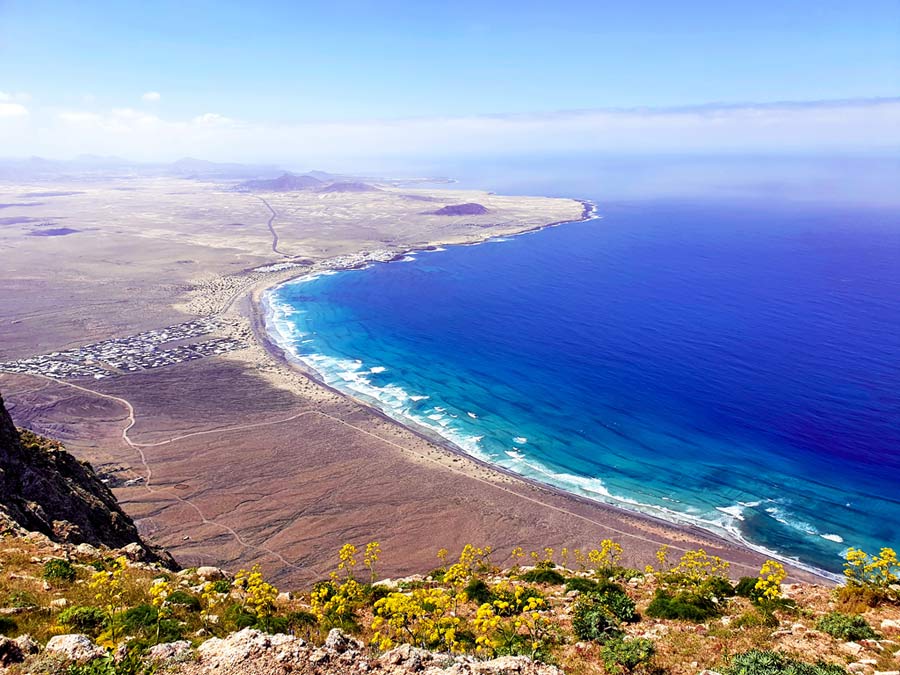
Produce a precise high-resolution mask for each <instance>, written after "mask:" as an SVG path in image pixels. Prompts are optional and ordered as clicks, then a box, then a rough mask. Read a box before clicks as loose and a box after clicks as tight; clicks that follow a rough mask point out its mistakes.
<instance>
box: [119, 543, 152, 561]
mask: <svg viewBox="0 0 900 675" xmlns="http://www.w3.org/2000/svg"><path fill="white" fill-rule="evenodd" d="M119 550H120V551H122V555H124V556H125V557H126V558H128V559H129V560H130V561H131V562H146V561H147V560H149V559H150V556H149V555H148V553H147V549H145V548H144V547H143V546H141V545H140V544H138V543H137V542H131V543H130V544H126V545H125V546H123V547H122V548H121V549H119Z"/></svg>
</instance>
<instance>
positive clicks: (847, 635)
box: [816, 612, 878, 642]
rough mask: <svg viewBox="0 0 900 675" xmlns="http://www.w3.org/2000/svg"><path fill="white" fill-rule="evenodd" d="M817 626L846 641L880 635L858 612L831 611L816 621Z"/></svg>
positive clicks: (868, 638)
mask: <svg viewBox="0 0 900 675" xmlns="http://www.w3.org/2000/svg"><path fill="white" fill-rule="evenodd" d="M816 628H817V629H818V630H820V631H822V632H823V633H828V634H829V635H831V636H832V637H835V638H837V639H838V640H843V641H845V642H848V641H850V640H870V639H873V638H876V637H878V635H877V633H875V631H874V630H872V627H871V626H870V625H869V624H868V623H866V620H865V619H864V618H863V617H861V616H859V615H858V614H841V613H840V612H831V613H830V614H826V615H825V616H823V617H822V618H821V619H819V621H818V623H816Z"/></svg>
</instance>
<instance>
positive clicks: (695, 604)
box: [647, 589, 721, 623]
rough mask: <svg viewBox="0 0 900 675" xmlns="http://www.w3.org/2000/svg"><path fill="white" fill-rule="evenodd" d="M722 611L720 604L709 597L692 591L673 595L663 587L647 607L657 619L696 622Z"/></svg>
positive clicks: (648, 612) (649, 612) (650, 613)
mask: <svg viewBox="0 0 900 675" xmlns="http://www.w3.org/2000/svg"><path fill="white" fill-rule="evenodd" d="M720 613H721V612H720V610H719V608H718V606H716V604H715V603H714V602H713V601H712V600H710V599H709V598H705V597H701V596H699V595H693V594H691V593H678V594H677V595H672V594H671V593H668V592H667V591H664V590H662V589H660V590H658V591H656V595H655V596H654V597H653V600H652V602H651V603H650V605H649V606H648V607H647V614H648V615H649V616H652V617H654V618H656V619H680V620H682V621H693V622H695V623H703V622H704V621H706V620H708V619H711V618H713V617H716V616H719V614H720Z"/></svg>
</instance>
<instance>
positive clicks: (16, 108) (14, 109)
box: [0, 99, 28, 117]
mask: <svg viewBox="0 0 900 675" xmlns="http://www.w3.org/2000/svg"><path fill="white" fill-rule="evenodd" d="M0 101H2V99H0ZM26 115H28V108H26V107H25V106H24V105H22V104H21V103H0V117H25V116H26Z"/></svg>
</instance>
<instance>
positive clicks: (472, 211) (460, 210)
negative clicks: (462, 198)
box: [431, 202, 488, 216]
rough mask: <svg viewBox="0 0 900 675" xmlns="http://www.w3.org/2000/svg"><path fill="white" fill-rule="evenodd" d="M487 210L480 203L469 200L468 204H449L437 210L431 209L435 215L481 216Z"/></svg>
mask: <svg viewBox="0 0 900 675" xmlns="http://www.w3.org/2000/svg"><path fill="white" fill-rule="evenodd" d="M487 212H488V210H487V208H485V207H484V206H482V205H481V204H475V203H474V202H470V203H468V204H450V205H449V206H445V207H443V208H441V209H438V210H437V211H431V215H435V216H482V215H484V214H485V213H487Z"/></svg>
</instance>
